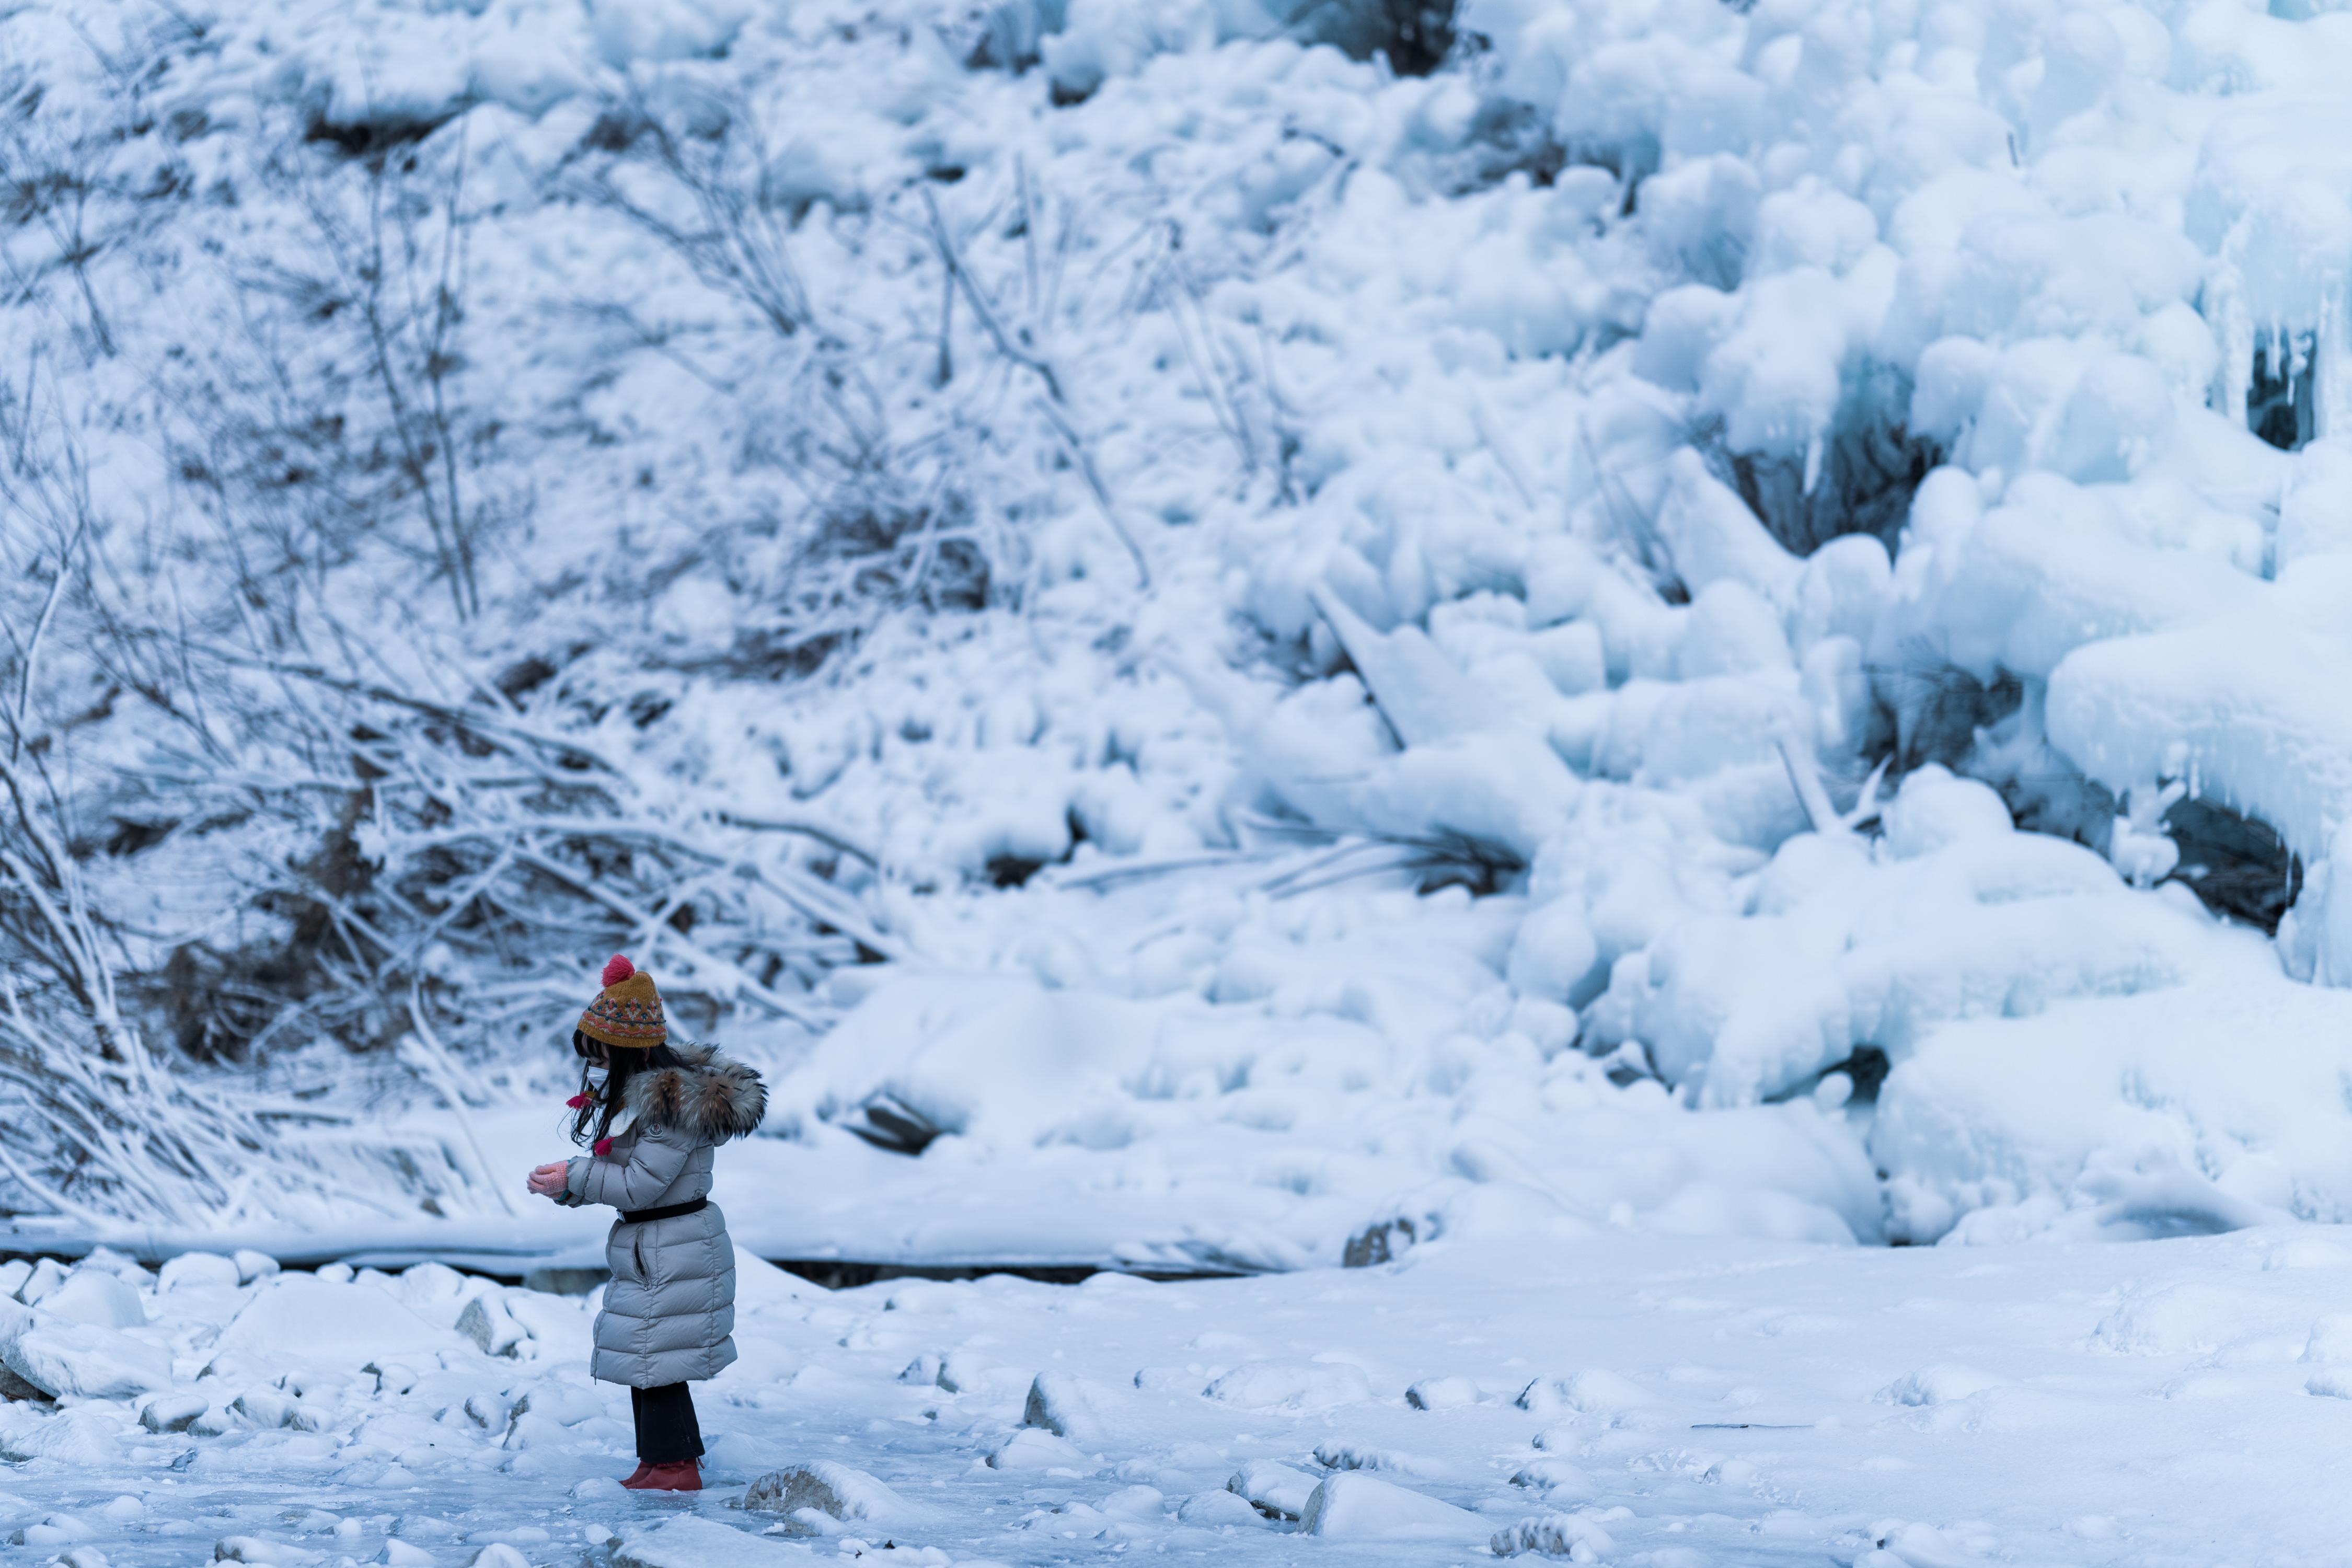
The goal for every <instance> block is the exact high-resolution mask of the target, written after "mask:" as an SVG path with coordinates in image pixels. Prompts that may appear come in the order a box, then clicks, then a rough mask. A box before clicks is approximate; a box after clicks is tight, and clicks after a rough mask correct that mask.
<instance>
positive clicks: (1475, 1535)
mask: <svg viewBox="0 0 2352 1568" xmlns="http://www.w3.org/2000/svg"><path fill="white" fill-rule="evenodd" d="M1298 1528H1299V1529H1300V1530H1301V1531H1304V1532H1305V1533H1306V1534H1308V1535H1323V1536H1331V1537H1336V1538H1339V1539H1343V1540H1350V1541H1381V1540H1388V1541H1400V1540H1409V1541H1468V1540H1475V1539H1482V1538H1484V1537H1485V1536H1486V1534H1487V1533H1488V1532H1487V1529H1486V1521H1483V1520H1481V1519H1480V1518H1479V1517H1478V1516H1477V1515H1476V1514H1475V1513H1472V1512H1471V1511H1470V1510H1467V1509H1461V1508H1455V1507H1454V1505H1453V1504H1452V1503H1449V1502H1444V1501H1442V1500H1439V1499H1437V1498H1433V1497H1431V1496H1430V1495H1428V1494H1427V1493H1426V1492H1417V1491H1414V1490H1412V1489H1410V1488H1407V1487H1401V1486H1396V1485H1394V1484H1392V1483H1391V1482H1388V1481H1383V1480H1381V1479H1377V1478H1375V1477H1372V1476H1368V1475H1366V1474H1364V1473H1363V1472H1362V1471H1360V1470H1342V1471H1340V1472H1339V1473H1338V1474H1336V1475H1330V1476H1326V1477H1325V1478H1324V1479H1322V1481H1321V1482H1320V1483H1319V1484H1318V1485H1317V1487H1316V1488H1315V1491H1314V1493H1313V1495H1312V1496H1310V1497H1309V1498H1308V1499H1307V1506H1306V1508H1305V1510H1303V1511H1302V1512H1301V1513H1300V1514H1299V1516H1298Z"/></svg>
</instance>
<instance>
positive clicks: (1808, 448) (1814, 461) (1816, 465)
mask: <svg viewBox="0 0 2352 1568" xmlns="http://www.w3.org/2000/svg"><path fill="white" fill-rule="evenodd" d="M1821 478H1822V435H1821V432H1820V431H1818V430H1816V431H1814V432H1813V438H1812V439H1811V440H1810V441H1808V442H1806V443H1805V494H1806V496H1807V497H1808V498H1809V499H1810V498H1811V495H1812V493H1813V487H1814V486H1815V485H1817V484H1819V483H1820V482H1821Z"/></svg>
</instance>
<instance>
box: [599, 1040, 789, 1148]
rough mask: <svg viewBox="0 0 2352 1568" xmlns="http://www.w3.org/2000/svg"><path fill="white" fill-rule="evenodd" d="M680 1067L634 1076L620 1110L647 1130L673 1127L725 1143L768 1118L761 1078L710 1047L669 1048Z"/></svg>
mask: <svg viewBox="0 0 2352 1568" xmlns="http://www.w3.org/2000/svg"><path fill="white" fill-rule="evenodd" d="M669 1048H670V1052H671V1054H672V1055H674V1056H676V1057H677V1058H678V1065H677V1067H672V1068H653V1069H651V1070H650V1071H646V1072H637V1073H632V1074H631V1075H630V1077H629V1082H628V1087H627V1088H626V1089H624V1090H622V1094H621V1104H622V1107H623V1109H625V1110H627V1111H628V1112H629V1114H630V1115H631V1116H632V1117H633V1118H635V1120H636V1121H638V1122H640V1123H642V1124H645V1125H646V1126H655V1127H675V1128H677V1129H679V1130H680V1131H687V1132H692V1133H695V1134H696V1135H698V1136H699V1137H704V1138H708V1139H709V1140H710V1141H711V1142H714V1143H724V1142H727V1141H728V1140H729V1139H730V1138H741V1137H743V1136H745V1135H746V1134H748V1133H749V1132H751V1130H752V1129H753V1128H755V1127H757V1126H759V1125H760V1119H761V1117H763V1116H765V1115H767V1114H768V1086H767V1085H765V1084H763V1083H761V1081H760V1075H759V1074H758V1073H756V1072H754V1071H753V1070H752V1069H751V1068H747V1067H745V1066H744V1065H743V1064H742V1063H741V1062H739V1061H737V1060H736V1059H735V1058H732V1057H728V1056H721V1055H720V1054H719V1052H718V1051H716V1050H714V1049H712V1048H711V1047H709V1046H681V1045H673V1046H671V1047H669Z"/></svg>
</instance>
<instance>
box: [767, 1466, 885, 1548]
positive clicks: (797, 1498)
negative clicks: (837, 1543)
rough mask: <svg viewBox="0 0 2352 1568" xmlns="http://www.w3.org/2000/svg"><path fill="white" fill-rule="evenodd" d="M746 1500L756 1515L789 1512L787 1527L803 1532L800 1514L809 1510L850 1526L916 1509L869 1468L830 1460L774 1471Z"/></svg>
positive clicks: (803, 1526) (785, 1515) (876, 1520)
mask: <svg viewBox="0 0 2352 1568" xmlns="http://www.w3.org/2000/svg"><path fill="white" fill-rule="evenodd" d="M742 1501H743V1507H744V1508H745V1509H747V1510H750V1511H751V1512H753V1513H772V1514H782V1515H783V1516H784V1520H785V1525H786V1529H787V1531H788V1532H794V1531H797V1532H800V1533H806V1532H807V1531H808V1529H809V1527H808V1526H807V1525H805V1524H802V1523H800V1522H799V1521H798V1520H797V1518H796V1516H798V1515H799V1514H801V1513H802V1511H803V1510H813V1511H814V1512H816V1513H820V1514H823V1515H824V1516H825V1518H827V1519H830V1520H834V1521H838V1522H840V1523H844V1524H847V1523H876V1524H889V1523H893V1522H897V1521H905V1520H908V1519H910V1518H912V1517H913V1516H914V1513H915V1510H914V1509H912V1508H911V1507H910V1506H909V1505H908V1502H907V1500H905V1499H904V1498H901V1497H900V1496H899V1495H898V1493H897V1492H895V1491H893V1490H891V1489H890V1488H889V1487H887V1486H886V1485H884V1484H883V1483H882V1482H881V1481H879V1480H877V1479H875V1478H874V1477H872V1476H870V1475H867V1474H866V1472H865V1471H864V1470H860V1469H854V1468H851V1467H849V1466H847V1465H839V1464H835V1463H833V1462H832V1461H830V1460H826V1459H816V1460H812V1461H810V1462H808V1463H805V1464H799V1465H791V1466H787V1467H786V1468H783V1469H781V1470H772V1471H770V1472H769V1473H768V1474H766V1475H764V1476H761V1478H760V1479H758V1480H755V1481H753V1482H752V1483H751V1486H750V1488H749V1489H746V1490H745V1492H744V1493H743V1500H742Z"/></svg>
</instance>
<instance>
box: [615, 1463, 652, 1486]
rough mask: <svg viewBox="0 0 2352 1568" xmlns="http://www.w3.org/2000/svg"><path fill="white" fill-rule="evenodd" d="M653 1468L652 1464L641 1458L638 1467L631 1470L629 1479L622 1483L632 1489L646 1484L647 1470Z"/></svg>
mask: <svg viewBox="0 0 2352 1568" xmlns="http://www.w3.org/2000/svg"><path fill="white" fill-rule="evenodd" d="M652 1468H653V1467H652V1466H651V1465H648V1464H646V1462H645V1461H644V1460H643V1459H639V1460H638V1461H637V1468H635V1469H634V1470H631V1471H630V1472H629V1479H627V1480H625V1481H623V1482H622V1483H621V1484H622V1485H623V1486H625V1487H627V1488H628V1489H630V1490H631V1491H635V1489H637V1488H639V1487H641V1486H644V1485H645V1484H646V1471H647V1470H650V1469H652Z"/></svg>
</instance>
